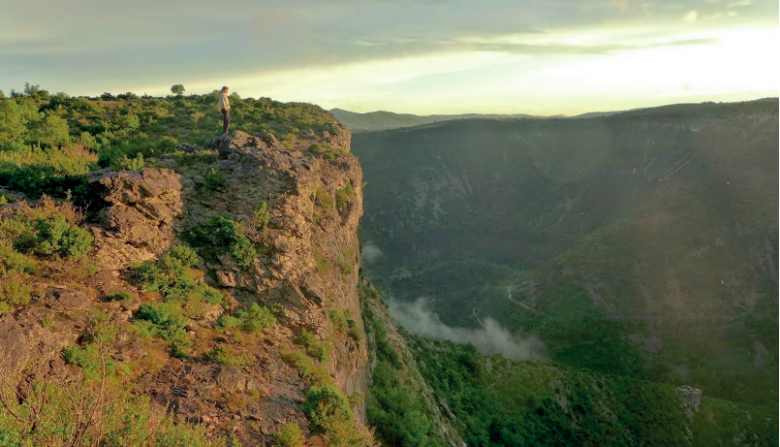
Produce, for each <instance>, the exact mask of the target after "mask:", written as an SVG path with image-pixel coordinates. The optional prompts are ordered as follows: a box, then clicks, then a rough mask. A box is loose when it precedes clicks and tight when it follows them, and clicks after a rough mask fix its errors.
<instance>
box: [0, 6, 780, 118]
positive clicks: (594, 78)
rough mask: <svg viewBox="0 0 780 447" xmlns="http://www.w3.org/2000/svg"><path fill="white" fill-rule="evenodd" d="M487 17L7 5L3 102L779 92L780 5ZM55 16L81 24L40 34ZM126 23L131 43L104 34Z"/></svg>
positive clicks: (601, 97)
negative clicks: (29, 94)
mask: <svg viewBox="0 0 780 447" xmlns="http://www.w3.org/2000/svg"><path fill="white" fill-rule="evenodd" d="M491 1H494V2H495V3H496V5H494V9H491V7H490V5H485V7H484V8H475V7H474V6H473V5H470V4H469V3H466V2H463V1H456V2H454V3H456V4H453V5H449V4H446V5H445V4H416V3H410V4H405V5H402V6H405V8H401V7H396V6H393V5H380V4H373V3H371V4H354V5H349V4H342V3H337V2H321V3H317V2H313V3H309V4H306V3H307V2H305V1H304V2H301V4H300V5H299V4H296V5H290V4H287V3H279V2H270V3H269V4H262V5H257V4H253V3H252V2H243V1H240V2H238V4H237V5H236V6H234V8H231V9H230V10H227V11H225V12H224V14H220V15H218V16H215V15H214V14H213V13H212V12H211V10H210V8H208V6H207V5H206V4H205V3H202V2H193V4H192V5H188V10H187V11H186V12H184V14H183V16H184V17H185V18H186V19H187V21H186V26H185V25H184V24H183V23H182V22H181V21H180V20H179V19H177V17H176V15H175V13H178V12H180V11H177V10H176V9H175V8H173V7H171V6H167V5H158V4H156V3H153V2H144V3H148V5H147V6H148V8H146V9H144V8H141V7H140V6H137V7H135V8H132V7H130V6H127V5H118V4H117V5H100V6H94V5H93V7H88V5H82V4H80V3H78V2H77V3H76V4H75V5H73V6H72V7H69V8H68V9H67V10H60V11H58V8H57V7H54V8H49V9H46V10H44V11H41V10H40V8H38V9H36V8H35V5H34V3H36V2H34V1H33V2H29V3H24V4H22V3H16V4H14V3H9V2H8V0H0V10H3V11H4V12H8V14H4V17H3V18H0V24H2V25H4V26H3V27H0V57H2V58H3V60H5V61H7V63H6V64H3V66H0V89H3V90H4V91H5V93H6V94H8V93H9V91H10V90H11V89H15V90H17V91H20V90H21V89H22V88H23V86H24V83H25V82H30V83H31V84H38V85H40V86H41V87H42V88H44V89H47V90H49V91H51V92H58V91H63V92H65V93H68V94H70V95H74V96H99V95H101V94H102V93H104V92H108V93H112V94H119V93H124V92H133V93H136V94H139V95H143V94H149V95H153V96H161V95H167V94H169V93H170V86H171V85H173V84H179V83H181V84H184V86H185V88H186V89H187V93H188V94H189V93H198V94H199V93H208V92H212V91H214V90H216V89H218V88H220V87H221V86H223V85H228V86H229V87H230V88H231V91H233V92H236V93H238V94H239V95H241V96H242V97H254V98H258V97H270V98H273V99H275V100H278V101H283V102H307V103H313V104H317V105H319V106H321V107H323V108H325V109H332V108H341V109H345V110H349V111H353V112H359V113H366V112H372V111H389V112H395V113H412V114H418V115H428V114H460V113H482V114H531V115H543V116H549V115H566V116H571V115H578V114H582V113H587V112H599V111H617V110H629V109H636V108H645V107H654V106H660V105H666V104H676V103H698V102H707V101H714V102H734V101H749V100H755V99H760V98H766V97H777V96H778V91H780V81H779V80H780V65H779V63H778V61H777V58H776V57H774V56H771V55H770V53H771V48H773V47H777V44H778V41H779V40H780V33H778V26H777V4H776V3H774V4H772V3H770V2H768V1H752V0H741V1H720V0H709V1H707V2H705V3H702V4H700V3H699V2H696V1H694V0H681V1H680V2H678V3H675V4H674V5H671V4H668V3H663V2H662V3H658V2H652V1H651V2H646V3H643V4H634V3H632V2H630V1H628V0H622V1H615V0H612V1H603V2H602V1H596V0H593V1H591V0H588V1H585V2H581V3H577V4H572V5H568V6H567V7H566V8H564V9H560V8H558V9H556V8H555V7H553V6H550V5H540V4H538V3H534V2H518V3H516V4H514V3H513V4H511V5H510V4H508V3H506V2H503V1H502V0H491ZM570 12H577V14H574V15H573V16H572V15H570V14H569V13H570ZM58 13H59V15H58V17H59V18H61V16H62V17H68V18H70V19H72V20H73V21H74V23H73V24H68V26H64V25H60V24H59V22H57V23H54V24H53V25H52V26H49V27H41V26H39V24H40V23H45V22H46V20H45V19H46V16H47V15H55V14H58ZM469 14H471V15H469ZM513 15H516V16H517V20H512V16H513ZM504 16H507V17H504ZM120 17H121V18H122V20H123V23H124V24H123V27H124V28H122V27H119V28H121V29H119V28H117V29H116V30H115V29H113V28H111V27H109V26H108V23H110V22H111V21H112V20H120ZM534 17H535V18H534ZM386 18H388V20H389V18H395V20H396V21H397V22H392V23H391V22H382V20H384V19H386ZM434 18H436V19H435V20H434ZM472 18H473V21H470V20H472ZM521 19H522V20H521ZM101 20H103V22H101ZM437 20H438V21H437ZM60 21H61V20H60ZM190 22H191V23H190ZM211 22H214V23H213V26H209V25H208V24H209V23H211ZM388 23H390V24H388ZM199 24H203V26H200V25H199ZM115 28H116V27H115ZM198 29H202V32H197V31H198Z"/></svg>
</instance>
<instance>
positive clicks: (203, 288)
mask: <svg viewBox="0 0 780 447" xmlns="http://www.w3.org/2000/svg"><path fill="white" fill-rule="evenodd" d="M197 262H198V256H197V254H196V253H195V251H194V250H193V249H192V248H190V247H187V246H186V245H181V244H180V245H176V246H174V247H173V249H171V251H170V252H169V253H168V254H167V255H165V256H163V257H162V258H160V259H159V260H158V261H156V262H144V263H142V264H139V265H136V266H135V279H136V281H137V282H138V283H140V284H141V285H142V286H143V288H144V290H146V291H149V292H159V293H160V294H161V295H162V296H163V298H165V299H166V300H168V301H170V300H182V301H201V302H205V303H209V304H222V303H223V302H224V300H225V297H224V295H223V294H222V292H220V291H219V290H217V289H214V288H213V287H211V286H209V285H207V284H204V283H197V282H195V281H194V280H193V279H191V278H190V276H191V275H190V272H191V271H195V272H197V270H192V269H191V267H192V266H193V265H195V264H197Z"/></svg>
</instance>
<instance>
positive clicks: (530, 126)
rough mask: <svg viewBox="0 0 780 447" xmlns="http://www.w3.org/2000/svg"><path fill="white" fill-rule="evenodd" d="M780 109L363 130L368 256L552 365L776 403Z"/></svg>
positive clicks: (411, 288) (702, 108)
mask: <svg viewBox="0 0 780 447" xmlns="http://www.w3.org/2000/svg"><path fill="white" fill-rule="evenodd" d="M777 119H778V106H777V100H772V99H769V100H761V101H754V102H748V103H738V104H699V105H682V106H670V107H662V108H657V109H648V110H639V111H633V112H627V113H621V114H615V115H611V116H605V117H604V116H603V117H596V118H587V119H546V120H527V119H518V120H500V121H499V120H463V121H450V122H446V123H442V124H440V125H439V126H436V127H427V128H417V129H408V130H404V131H384V132H368V133H360V134H356V135H354V137H353V144H352V149H353V151H354V152H355V154H356V155H358V156H359V157H360V161H361V164H362V165H363V168H364V171H365V178H366V180H367V185H366V187H365V188H364V191H363V192H364V196H365V217H364V219H363V221H362V227H361V240H362V243H363V246H364V247H366V248H368V247H371V249H372V252H373V253H374V254H375V255H374V256H373V257H372V261H373V262H371V263H368V262H367V263H366V266H365V268H366V270H367V272H368V274H369V275H370V276H371V277H372V279H373V280H374V281H375V282H376V284H377V285H378V286H379V287H380V288H381V289H382V290H383V291H386V292H388V293H391V294H392V295H393V296H394V297H396V298H399V299H401V300H407V301H410V300H414V299H416V298H417V297H420V296H427V297H430V298H431V300H430V301H431V302H432V303H433V305H434V311H435V312H436V313H437V314H438V315H439V316H440V317H441V318H442V320H443V321H444V322H446V323H448V324H451V325H454V326H468V325H473V324H475V322H476V320H475V319H474V318H473V315H474V314H476V315H477V316H478V317H483V316H490V317H493V318H494V319H496V320H498V321H499V322H501V323H502V324H504V325H507V326H509V327H510V328H512V329H518V330H522V331H523V332H531V333H536V334H538V335H539V336H540V338H541V339H542V340H543V341H544V342H545V344H546V345H547V346H548V347H549V348H550V352H551V353H552V354H553V356H554V359H555V360H556V361H559V362H564V363H566V364H568V365H572V366H577V367H586V368H590V369H594V370H597V371H600V372H603V373H609V374H623V375H630V376H632V377H635V378H643V379H647V380H652V381H662V382H665V383H670V384H689V385H691V386H694V387H696V388H700V389H703V390H704V392H705V393H706V394H708V395H713V396H718V397H721V398H727V399H731V400H738V401H742V402H746V403H752V404H766V405H776V402H777V391H778V390H777V386H776V379H775V376H776V374H777V368H778V355H777V353H778V345H777V337H776V333H777V328H778V320H777V314H778V312H777V310H778V308H777V305H778V304H777V299H776V295H777V265H778V248H777V247H778V246H777V244H778V239H777V231H778V230H777V228H778V227H777V203H778V196H777V190H778V183H777V166H778V165H777V163H778V161H777V160H778V156H777V155H778V153H777V143H776V141H777V139H778V126H777ZM377 249H378V250H377ZM377 253H381V255H376V254H377Z"/></svg>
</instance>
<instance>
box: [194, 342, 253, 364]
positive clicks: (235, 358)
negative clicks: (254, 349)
mask: <svg viewBox="0 0 780 447" xmlns="http://www.w3.org/2000/svg"><path fill="white" fill-rule="evenodd" d="M203 360H205V361H207V362H214V363H219V364H221V365H225V366H234V367H241V366H244V365H246V364H247V363H249V362H250V361H251V358H250V357H249V356H242V355H236V354H233V353H231V352H229V351H228V350H226V349H223V348H219V347H217V348H214V349H212V350H211V351H208V352H206V353H204V354H203Z"/></svg>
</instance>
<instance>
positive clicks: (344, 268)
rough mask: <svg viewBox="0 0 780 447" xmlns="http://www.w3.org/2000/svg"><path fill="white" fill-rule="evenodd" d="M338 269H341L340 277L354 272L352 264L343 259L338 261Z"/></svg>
mask: <svg viewBox="0 0 780 447" xmlns="http://www.w3.org/2000/svg"><path fill="white" fill-rule="evenodd" d="M339 268H340V269H341V274H342V275H350V274H352V273H353V272H354V271H355V270H354V268H352V264H350V263H349V262H347V261H345V260H344V259H339Z"/></svg>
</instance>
